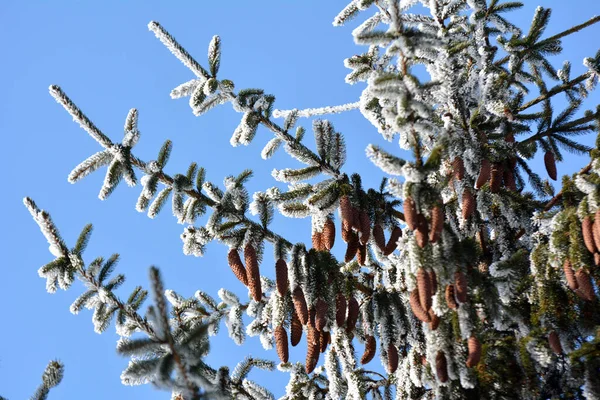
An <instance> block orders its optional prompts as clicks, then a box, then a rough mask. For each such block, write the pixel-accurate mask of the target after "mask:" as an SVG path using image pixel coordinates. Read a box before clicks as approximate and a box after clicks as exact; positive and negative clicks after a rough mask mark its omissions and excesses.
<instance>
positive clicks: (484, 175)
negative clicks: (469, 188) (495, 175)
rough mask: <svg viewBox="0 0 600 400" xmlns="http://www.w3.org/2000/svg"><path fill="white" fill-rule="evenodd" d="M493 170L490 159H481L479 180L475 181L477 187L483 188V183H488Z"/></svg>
mask: <svg viewBox="0 0 600 400" xmlns="http://www.w3.org/2000/svg"><path fill="white" fill-rule="evenodd" d="M491 171H492V166H491V164H490V161H489V160H488V159H483V160H482V161H481V167H480V168H479V176H478V177H477V182H475V189H481V187H482V186H483V185H485V184H486V182H487V181H489V180H490V172H491Z"/></svg>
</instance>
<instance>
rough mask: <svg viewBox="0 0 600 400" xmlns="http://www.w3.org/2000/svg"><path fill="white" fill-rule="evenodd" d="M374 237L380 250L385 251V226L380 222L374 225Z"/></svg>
mask: <svg viewBox="0 0 600 400" xmlns="http://www.w3.org/2000/svg"><path fill="white" fill-rule="evenodd" d="M373 239H374V240H375V244H376V245H377V247H379V250H381V252H383V253H385V233H384V232H383V227H382V226H381V225H379V224H375V226H374V227H373Z"/></svg>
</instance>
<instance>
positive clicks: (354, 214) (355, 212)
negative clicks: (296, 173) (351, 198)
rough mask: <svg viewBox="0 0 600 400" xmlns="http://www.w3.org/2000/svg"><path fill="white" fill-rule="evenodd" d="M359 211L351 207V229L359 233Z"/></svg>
mask: <svg viewBox="0 0 600 400" xmlns="http://www.w3.org/2000/svg"><path fill="white" fill-rule="evenodd" d="M360 225H361V223H360V211H359V210H358V208H356V207H352V228H353V229H354V230H356V231H360Z"/></svg>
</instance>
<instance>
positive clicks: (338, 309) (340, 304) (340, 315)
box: [335, 293, 347, 326]
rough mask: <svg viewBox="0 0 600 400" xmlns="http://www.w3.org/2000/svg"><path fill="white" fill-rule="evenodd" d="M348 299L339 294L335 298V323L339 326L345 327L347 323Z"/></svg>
mask: <svg viewBox="0 0 600 400" xmlns="http://www.w3.org/2000/svg"><path fill="white" fill-rule="evenodd" d="M346 305H347V304H346V297H345V296H344V295H343V294H341V293H338V294H337V295H336V296H335V322H336V323H337V325H338V326H344V324H345V322H346Z"/></svg>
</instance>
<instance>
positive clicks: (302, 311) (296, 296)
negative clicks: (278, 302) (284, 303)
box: [292, 286, 308, 325]
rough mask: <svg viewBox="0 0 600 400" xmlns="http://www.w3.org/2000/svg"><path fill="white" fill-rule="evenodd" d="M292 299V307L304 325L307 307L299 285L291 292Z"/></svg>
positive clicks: (306, 320)
mask: <svg viewBox="0 0 600 400" xmlns="http://www.w3.org/2000/svg"><path fill="white" fill-rule="evenodd" d="M292 300H293V302H294V309H295V310H296V315H298V319H299V320H300V322H301V323H302V325H306V324H307V323H308V307H307V306H306V299H305V298H304V292H302V288H301V287H300V286H298V287H296V289H294V293H293V294H292Z"/></svg>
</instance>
